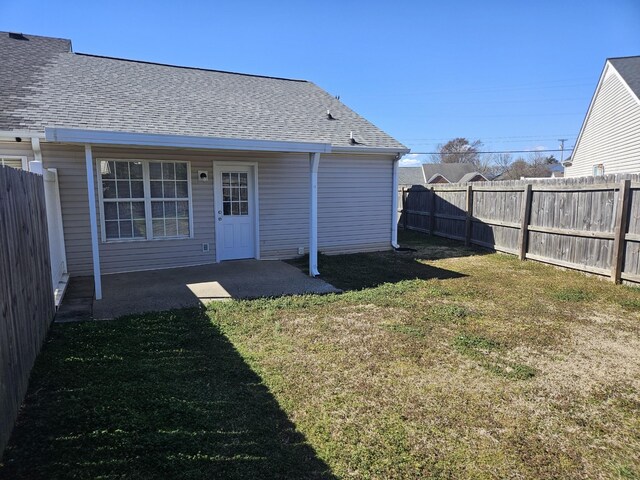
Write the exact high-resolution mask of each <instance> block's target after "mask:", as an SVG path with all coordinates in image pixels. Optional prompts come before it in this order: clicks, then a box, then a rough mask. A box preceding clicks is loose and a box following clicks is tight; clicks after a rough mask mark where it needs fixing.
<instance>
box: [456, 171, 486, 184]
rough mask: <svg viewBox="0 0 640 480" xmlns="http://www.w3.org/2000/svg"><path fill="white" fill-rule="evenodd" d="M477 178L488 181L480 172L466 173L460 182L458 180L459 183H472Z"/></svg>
mask: <svg viewBox="0 0 640 480" xmlns="http://www.w3.org/2000/svg"><path fill="white" fill-rule="evenodd" d="M475 177H482V178H483V179H484V180H483V181H486V180H488V179H487V177H485V176H484V175H483V174H481V173H480V172H469V173H465V174H464V175H463V176H462V178H461V179H460V180H458V182H459V183H466V182H471V181H472V180H473V179H474V178H475ZM476 181H478V180H476Z"/></svg>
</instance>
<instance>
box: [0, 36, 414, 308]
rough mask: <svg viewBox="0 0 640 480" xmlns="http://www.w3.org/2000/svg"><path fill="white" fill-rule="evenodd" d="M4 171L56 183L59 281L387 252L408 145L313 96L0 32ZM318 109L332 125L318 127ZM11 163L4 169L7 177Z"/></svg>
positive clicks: (325, 97)
mask: <svg viewBox="0 0 640 480" xmlns="http://www.w3.org/2000/svg"><path fill="white" fill-rule="evenodd" d="M0 64H2V65H5V66H6V67H7V68H2V69H0V83H2V84H3V85H7V88H3V89H2V90H0V106H1V109H0V158H2V159H7V162H9V161H15V159H19V160H20V162H21V165H24V166H25V167H28V168H31V169H32V170H34V171H43V172H45V174H46V172H54V173H55V176H56V181H57V184H58V189H59V197H60V198H59V201H60V202H59V203H60V207H61V208H60V210H61V223H62V232H63V237H64V238H63V244H64V247H63V249H64V255H63V256H64V263H65V270H66V273H68V274H70V275H72V276H73V275H93V276H94V279H95V281H96V298H100V296H101V280H100V279H101V275H107V274H112V273H120V272H130V271H139V270H153V269H162V268H170V267H181V266H192V265H203V264H211V263H215V262H219V261H223V260H232V259H243V258H256V259H262V260H267V259H284V258H292V257H295V256H298V255H301V254H306V253H308V254H309V270H310V273H311V274H312V275H317V274H318V268H317V253H318V251H320V252H324V253H327V254H334V253H347V252H362V251H376V250H384V249H389V248H392V247H393V246H396V236H395V235H396V233H395V222H394V218H395V215H394V212H395V210H396V207H397V206H396V205H395V201H396V199H395V195H393V192H394V191H395V190H396V189H397V167H398V160H399V159H400V158H401V156H402V155H403V154H405V153H407V152H408V150H407V148H406V147H405V146H404V145H402V144H401V143H399V142H398V141H396V140H395V139H393V138H392V137H390V136H389V135H387V134H386V133H384V132H383V131H381V130H380V129H379V128H377V127H376V126H374V125H373V124H371V123H370V122H368V121H367V120H365V119H363V118H362V117H360V116H359V115H357V114H356V113H355V112H353V111H352V110H351V109H349V108H348V107H347V106H345V105H344V104H342V103H341V102H340V101H339V100H337V99H336V98H334V97H333V96H331V95H329V94H328V93H326V92H325V91H323V90H322V89H320V88H319V87H317V86H316V85H314V84H313V83H310V82H307V81H301V80H291V79H282V78H273V77H263V76H257V75H246V74H237V73H229V72H220V71H213V70H204V69H197V68H186V67H176V66H169V65H159V64H154V63H148V62H139V61H131V60H123V59H115V58H108V57H98V56H92V55H86V54H79V53H74V52H73V51H72V49H71V43H70V41H68V40H64V39H54V38H47V37H38V36H31V35H16V34H10V33H0ZM329 112H330V115H329V114H328V113H329ZM14 166H15V165H14Z"/></svg>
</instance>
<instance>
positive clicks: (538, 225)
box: [398, 175, 640, 283]
mask: <svg viewBox="0 0 640 480" xmlns="http://www.w3.org/2000/svg"><path fill="white" fill-rule="evenodd" d="M398 194H399V196H400V199H399V202H398V204H399V205H401V209H399V211H398V213H399V214H400V215H399V226H400V227H401V228H405V229H407V230H417V231H420V232H424V233H428V234H431V235H438V236H442V237H446V238H451V239H455V240H461V241H464V242H465V243H466V244H467V245H479V246H482V247H486V248H491V249H493V250H497V251H502V252H506V253H510V254H513V255H518V257H519V258H520V259H521V260H524V259H530V260H536V261H540V262H545V263H550V264H553V265H558V266H562V267H568V268H573V269H576V270H582V271H586V272H589V273H595V274H598V275H605V276H609V277H611V279H612V280H613V281H614V282H617V283H619V282H620V281H621V280H625V281H630V282H640V176H639V175H608V176H605V177H585V178H571V179H568V178H567V179H553V180H533V181H527V180H518V181H507V182H482V183H473V184H448V185H433V186H431V187H430V188H424V187H413V188H411V189H404V188H403V189H401V190H400V191H399V192H398Z"/></svg>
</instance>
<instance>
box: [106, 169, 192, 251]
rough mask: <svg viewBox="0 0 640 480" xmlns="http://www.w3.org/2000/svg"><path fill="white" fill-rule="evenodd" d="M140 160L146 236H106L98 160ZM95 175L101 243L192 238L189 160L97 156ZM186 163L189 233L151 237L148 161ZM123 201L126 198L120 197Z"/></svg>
mask: <svg viewBox="0 0 640 480" xmlns="http://www.w3.org/2000/svg"><path fill="white" fill-rule="evenodd" d="M109 161H113V162H140V163H142V184H143V188H144V216H145V224H146V228H147V238H107V232H106V230H105V219H104V198H103V196H102V188H103V187H102V173H101V171H100V162H109ZM95 162H96V177H97V183H96V185H97V186H98V188H97V190H98V205H99V211H100V238H101V240H102V243H130V242H162V241H167V240H169V241H171V240H174V241H175V240H188V239H192V238H194V232H193V193H192V190H191V162H189V161H184V160H154V159H140V158H97V159H96V161H95ZM151 162H160V163H186V164H187V193H188V196H189V198H188V201H189V235H188V236H175V237H159V238H154V237H153V222H152V218H151V202H152V201H154V200H162V199H152V198H151V180H150V176H149V163H151ZM122 200H123V201H125V200H126V199H122Z"/></svg>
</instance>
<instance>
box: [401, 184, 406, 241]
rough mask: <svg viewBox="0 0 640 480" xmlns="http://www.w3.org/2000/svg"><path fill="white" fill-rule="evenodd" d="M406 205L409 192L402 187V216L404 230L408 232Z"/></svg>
mask: <svg viewBox="0 0 640 480" xmlns="http://www.w3.org/2000/svg"><path fill="white" fill-rule="evenodd" d="M406 204H407V191H406V189H405V188H404V187H402V212H401V213H400V215H402V229H403V230H406V229H407V210H406V208H407V207H406Z"/></svg>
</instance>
